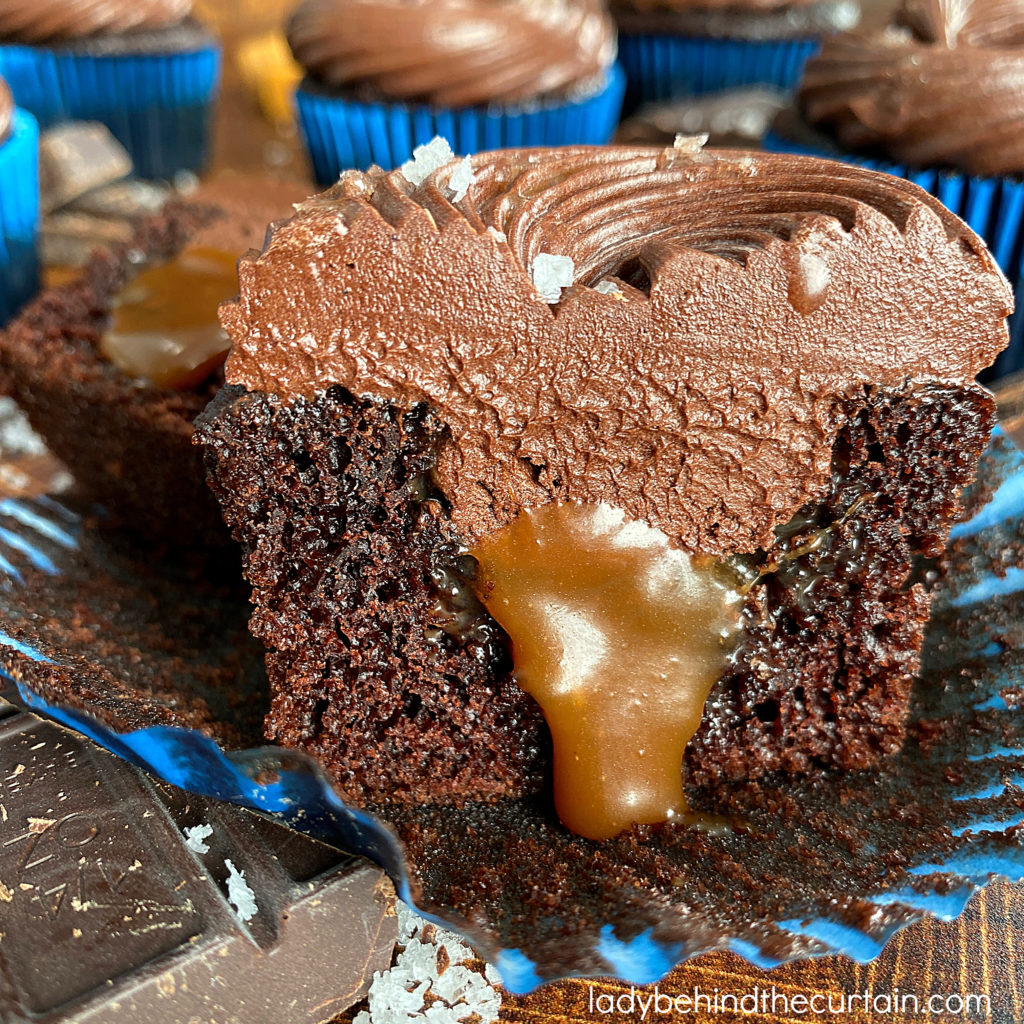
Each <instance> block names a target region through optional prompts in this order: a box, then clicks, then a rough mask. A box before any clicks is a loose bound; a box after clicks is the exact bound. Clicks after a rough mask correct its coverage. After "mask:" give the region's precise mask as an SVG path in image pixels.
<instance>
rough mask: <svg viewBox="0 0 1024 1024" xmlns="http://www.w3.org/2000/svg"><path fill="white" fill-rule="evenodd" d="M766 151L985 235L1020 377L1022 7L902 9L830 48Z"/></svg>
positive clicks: (958, 0) (964, 1) (969, 4)
mask: <svg viewBox="0 0 1024 1024" xmlns="http://www.w3.org/2000/svg"><path fill="white" fill-rule="evenodd" d="M765 146H766V148H768V149H773V150H776V151H786V152H802V153H816V154H820V155H824V156H833V157H836V158H840V159H844V160H847V161H849V162H854V163H860V164H862V165H865V166H870V167H874V168H877V169H880V170H884V171H888V172H889V173H891V174H896V175H898V176H900V177H905V178H908V179H909V180H911V181H913V182H915V183H916V184H918V185H920V186H921V187H922V188H924V189H926V190H927V191H929V192H931V193H932V195H934V196H937V197H938V198H939V199H940V200H941V201H942V202H943V203H945V205H946V206H948V207H949V208H950V209H951V210H953V211H954V213H957V214H959V215H960V216H961V217H962V218H963V219H964V220H965V221H967V223H968V224H970V226H971V227H972V228H973V229H974V230H975V231H977V232H978V234H979V235H981V236H982V237H983V238H984V239H985V241H986V243H987V244H988V246H989V248H990V249H991V250H992V254H993V256H995V258H996V261H997V262H998V263H999V265H1000V267H1001V268H1002V269H1003V272H1004V273H1005V274H1006V275H1007V277H1008V278H1009V279H1010V282H1011V283H1012V284H1014V285H1015V291H1016V297H1017V308H1018V312H1017V313H1016V314H1015V315H1014V316H1013V318H1012V319H1011V321H1010V339H1011V340H1010V347H1009V348H1008V349H1007V350H1006V351H1005V352H1003V354H1002V355H1001V356H1000V357H999V360H998V362H997V363H996V366H995V368H994V370H993V372H992V374H991V375H992V376H1000V375H1002V374H1006V373H1009V372H1012V371H1013V370H1018V369H1021V368H1022V367H1024V314H1022V312H1021V311H1020V307H1021V306H1022V304H1024V2H1022V0H907V2H905V3H904V5H903V6H902V7H901V8H900V9H899V10H898V11H897V12H896V13H895V15H894V16H893V20H892V22H891V24H889V25H887V26H885V27H884V28H883V29H880V30H879V31H876V32H872V33H863V32H848V33H843V34H841V35H837V36H835V37H833V38H832V39H830V40H828V41H827V42H826V43H825V45H824V47H823V49H822V52H821V54H820V55H819V56H817V57H815V58H814V59H812V60H811V61H809V62H808V64H807V67H806V69H805V71H804V75H803V78H802V80H801V83H800V87H799V91H798V94H797V99H796V103H795V104H794V105H793V106H792V107H790V108H788V109H786V110H784V111H783V112H782V113H781V114H780V115H779V117H778V118H777V119H776V122H775V124H774V126H773V129H772V131H771V132H770V133H769V134H768V136H767V138H766V139H765Z"/></svg>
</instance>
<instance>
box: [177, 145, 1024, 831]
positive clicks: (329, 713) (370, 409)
mask: <svg viewBox="0 0 1024 1024" xmlns="http://www.w3.org/2000/svg"><path fill="white" fill-rule="evenodd" d="M467 170H470V171H471V172H472V173H471V175H467ZM467 177H469V178H470V180H469V182H468V184H467V183H466V178H467ZM240 280H241V297H240V300H239V302H238V303H236V304H233V305H231V306H228V307H224V308H223V310H222V320H223V322H224V325H225V327H226V329H227V330H228V332H229V334H230V335H231V338H232V342H233V350H232V355H231V356H230V358H229V361H228V365H227V380H228V383H229V385H231V386H229V387H226V388H224V389H223V390H222V391H221V393H220V394H219V395H218V397H217V399H216V400H215V401H214V403H213V404H212V405H211V407H210V408H209V409H208V410H207V412H206V413H204V415H203V416H202V417H201V418H200V420H199V422H198V425H197V426H198V429H197V440H198V441H199V442H200V443H201V444H202V445H203V446H204V449H205V453H206V459H207V467H208V473H209V478H210V482H211V485H212V487H213V490H214V492H215V494H216V495H217V498H218V500H219V501H220V503H221V506H222V509H223V511H224V515H225V518H226V520H227V522H228V525H229V526H230V527H231V529H232V532H233V534H234V535H235V537H236V538H237V539H238V540H239V541H240V542H241V544H242V546H243V551H244V560H245V571H246V576H247V579H248V581H249V583H250V584H251V585H252V588H253V602H254V605H255V610H254V613H253V617H252V630H253V632H254V633H255V635H256V636H257V637H259V638H260V639H261V640H262V641H263V642H264V644H265V645H266V646H267V649H268V655H267V665H268V669H269V675H270V682H271V688H272V694H271V698H272V704H271V709H270V713H269V715H268V717H267V727H266V728H267V735H268V736H269V737H270V738H272V739H274V740H276V741H277V742H279V743H282V744H284V745H287V746H293V747H299V748H301V749H304V750H306V751H308V752H310V753H311V754H313V755H314V756H315V757H316V758H317V759H318V760H319V761H320V762H321V763H323V764H324V765H325V766H326V767H327V768H328V769H329V770H330V771H331V772H332V773H333V774H334V776H335V777H336V778H337V780H338V783H339V786H340V789H341V791H342V792H343V793H344V794H345V795H346V796H347V797H348V798H349V799H350V800H352V801H354V802H356V803H362V804H366V803H380V802H399V803H409V804H415V803H417V802H422V801H431V802H441V803H444V802H456V803H458V802H462V801H466V800H478V799H495V798H498V797H502V796H520V795H522V794H525V793H530V792H536V791H538V790H540V789H541V788H542V787H544V785H545V784H546V780H547V779H548V777H549V776H550V774H551V770H552V745H551V737H550V733H549V729H548V726H547V725H546V723H545V716H544V715H543V714H542V712H541V709H540V707H539V706H538V703H537V702H536V701H535V700H534V698H533V697H531V696H529V695H527V693H525V692H524V691H523V690H522V689H520V687H519V685H518V684H517V682H516V678H514V672H515V666H514V658H515V657H516V656H517V655H520V654H522V650H523V647H524V643H523V640H524V637H523V636H519V637H513V639H512V641H511V642H510V639H509V637H508V636H507V635H506V632H505V630H503V628H502V627H501V626H499V625H498V622H497V621H496V620H495V618H492V615H491V614H488V611H487V610H485V607H484V606H485V605H486V606H487V609H490V611H491V613H492V614H494V615H496V616H498V617H501V613H500V612H496V611H494V608H495V607H496V604H495V603H494V600H493V599H494V596H495V594H501V593H503V591H502V590H501V586H502V584H501V582H500V581H499V582H497V583H495V581H494V580H492V579H490V578H487V579H481V578H480V569H479V565H480V564H482V563H481V561H480V559H479V558H477V557H475V555H476V553H479V552H480V551H481V550H483V547H485V546H486V544H488V543H490V541H491V540H492V539H493V538H495V537H500V536H502V535H503V533H504V532H507V531H508V530H509V529H511V528H512V527H513V526H515V524H516V523H521V522H523V521H524V520H526V519H530V520H531V521H533V519H535V518H536V516H537V514H538V512H539V511H540V510H544V509H546V508H555V509H560V508H573V507H582V508H587V507H595V508H596V507H599V506H613V507H614V509H615V510H616V513H617V514H618V515H620V517H624V521H625V522H626V523H627V524H631V525H632V526H634V527H641V528H643V529H649V530H651V531H653V532H657V534H658V537H659V538H661V540H659V543H661V542H662V541H663V542H664V544H665V546H666V550H667V551H669V550H670V551H673V552H677V553H681V555H680V557H682V556H685V558H686V559H687V560H688V563H692V565H693V566H694V567H696V568H697V569H699V568H700V567H701V566H704V565H707V564H711V563H713V564H714V565H715V566H718V567H721V568H722V570H723V571H726V570H727V571H728V572H729V573H730V574H732V578H733V579H734V580H735V586H734V591H735V595H736V623H735V629H733V631H732V633H731V634H730V637H731V639H730V640H729V643H728V645H727V646H726V647H724V648H723V654H722V657H721V663H720V665H719V666H718V668H717V670H716V672H715V674H714V678H713V680H712V681H713V684H714V685H713V686H711V689H710V694H709V696H708V698H707V701H706V704H703V703H702V705H701V706H702V707H703V715H702V716H701V717H700V720H699V725H698V726H697V728H696V732H695V734H694V735H693V738H692V740H691V741H690V742H689V744H688V746H687V747H686V754H685V768H684V777H685V779H686V783H687V785H688V786H701V785H705V784H710V783H712V782H719V781H728V780H733V781H735V780H741V779H751V778H758V777H761V776H763V775H764V774H765V773H768V772H774V771H784V772H807V771H810V770H813V769H816V768H820V767H830V766H836V767H842V768H845V769H851V770H856V769H864V768H870V767H872V766H874V765H877V764H878V763H879V762H880V761H881V760H882V759H884V758H885V757H886V756H888V755H891V754H892V753H893V752H895V751H896V750H898V749H899V748H900V746H901V744H902V742H903V738H904V731H905V717H906V712H907V706H908V699H909V690H910V684H911V681H912V679H913V677H914V675H915V673H916V672H917V669H918V664H919V653H920V648H921V642H922V635H923V628H924V625H925V623H926V621H927V618H928V611H929V594H928V589H927V583H928V579H929V568H928V565H929V561H928V560H929V559H934V558H936V557H937V556H939V555H940V554H941V552H942V550H943V546H944V542H945V539H946V535H947V533H948V530H949V528H950V526H951V524H952V523H953V522H954V521H955V519H956V517H957V514H958V504H957V502H958V495H959V493H960V491H961V489H962V488H963V487H964V486H965V485H966V484H967V483H968V482H969V481H970V480H971V479H972V477H973V474H974V472H975V467H976V463H977V459H978V456H979V454H980V452H981V451H982V449H983V448H984V446H985V444H986V443H987V440H988V437H989V433H990V430H991V426H992V423H993V416H994V410H993V403H992V400H991V397H990V395H989V394H988V392H986V391H985V390H984V389H983V388H981V387H979V386H978V385H977V384H975V383H974V379H973V378H974V376H975V374H976V373H977V372H978V371H979V370H980V369H982V368H983V367H984V366H985V365H987V364H988V363H989V362H991V360H992V359H993V358H994V356H995V354H996V353H997V352H998V351H999V350H1000V349H1001V348H1002V347H1003V345H1004V344H1005V341H1006V328H1005V324H1004V320H1005V317H1006V315H1007V313H1008V311H1009V308H1010V301H1011V300H1010V296H1009V291H1008V289H1007V286H1006V282H1005V281H1004V280H1003V279H1002V277H1001V275H1000V274H999V271H998V270H997V269H996V267H995V265H994V263H993V262H992V260H991V258H990V257H989V255H988V253H987V251H986V250H985V248H984V246H983V244H982V243H981V242H980V241H979V240H978V239H977V237H976V236H974V235H973V234H972V233H971V232H970V231H969V229H967V228H966V227H965V226H964V225H963V224H962V222H960V221H959V220H958V219H957V218H956V217H954V216H953V215H952V214H950V213H948V211H946V210H945V209H944V208H943V207H942V206H941V205H940V204H938V203H937V202H936V201H935V200H933V199H931V198H930V197H929V196H927V195H926V194H925V193H924V192H922V191H921V190H920V189H918V188H916V187H915V186H913V185H910V184H908V183H906V182H903V181H900V180H898V179H894V178H890V177H887V176H883V175H878V174H875V173H872V172H868V171H862V170H859V169H856V168H852V167H845V166H841V165H838V164H833V163H830V162H826V161H819V160H814V159H810V158H801V157H788V156H786V157H780V156H773V155H764V154H744V153H739V154H737V153H726V152H720V153H715V152H701V151H700V150H699V147H687V146H685V145H683V146H677V147H675V148H673V149H668V150H629V149H603V150H600V149H575V150H547V151H523V152H516V151H509V152H501V153H494V154H481V155H479V156H477V157H473V158H470V160H469V164H468V165H466V164H464V163H463V162H461V161H457V162H455V163H454V164H449V165H447V166H443V167H441V168H439V169H434V170H433V171H432V172H431V173H427V174H426V175H425V176H421V175H420V174H419V173H417V168H416V167H415V166H413V167H411V168H407V169H406V171H405V172H404V173H403V172H394V173H392V174H385V173H383V172H379V171H373V172H371V173H370V174H367V175H364V174H358V173H350V174H347V175H345V176H343V178H342V179H341V181H340V182H339V184H338V185H337V186H335V187H334V188H333V189H332V190H330V191H329V192H327V193H325V194H324V195H323V196H320V197H317V198H315V199H313V200H310V201H309V202H308V203H306V204H304V205H303V206H302V207H301V208H300V209H299V210H298V213H297V214H296V216H295V217H294V218H292V220H290V221H289V222H287V223H286V224H284V225H282V226H280V227H278V228H277V230H276V231H275V232H274V233H273V235H272V237H271V238H270V240H269V243H268V245H267V247H266V249H265V250H264V252H263V254H262V255H261V256H259V257H258V258H252V259H247V260H245V261H243V263H242V264H241V265H240ZM531 517H532V518H531ZM645 543H646V542H645ZM482 546H483V547H482ZM641 546H642V545H641ZM572 554H573V555H574V556H578V559H579V560H580V561H581V562H586V552H585V550H581V551H578V552H572ZM495 588H497V589H495ZM680 607H681V608H682V609H683V612H682V614H688V613H689V610H688V609H687V608H686V607H685V606H684V605H680ZM503 621H505V620H504V619H503ZM528 639H531V640H532V639H533V638H528ZM634 639H635V651H636V654H637V657H638V659H639V658H640V655H642V654H643V645H644V639H643V638H642V637H636V638H634ZM629 654H630V648H629V645H628V644H627V645H626V648H625V653H624V658H628V657H629ZM584 660H585V659H584ZM622 664H624V665H625V664H626V661H625V660H623V661H622ZM627 668H628V665H627ZM625 674H628V672H627V673H625ZM520 678H521V673H520ZM644 696H646V694H644ZM638 702H639V697H638ZM620 711H621V716H620V717H629V716H634V717H635V716H639V719H640V721H641V723H642V722H643V720H644V717H643V716H644V714H645V709H643V708H641V710H640V711H639V712H637V711H634V710H632V709H627V708H625V706H623V708H621V709H620ZM556 747H557V743H556ZM639 753H640V754H643V753H644V751H643V750H640V751H639ZM557 757H558V755H557V752H556V755H555V763H556V769H557ZM677 763H678V761H677ZM635 820H636V819H635Z"/></svg>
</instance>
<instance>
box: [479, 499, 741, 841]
mask: <svg viewBox="0 0 1024 1024" xmlns="http://www.w3.org/2000/svg"><path fill="white" fill-rule="evenodd" d="M472 553H473V555H474V557H475V558H476V559H477V561H478V563H479V575H478V578H477V588H478V593H479V594H480V597H481V600H482V601H483V602H484V604H485V605H486V606H487V609H488V611H489V612H490V613H491V615H492V616H493V617H494V618H495V619H497V621H498V622H499V623H500V624H501V626H502V627H503V628H504V629H505V631H506V632H507V633H508V635H509V636H510V637H511V639H512V656H513V660H514V662H515V673H516V680H517V681H518V683H519V685H520V686H522V688H523V689H524V690H526V692H527V693H529V694H531V695H532V696H533V697H534V698H535V699H536V701H537V702H538V703H539V704H540V706H541V709H542V710H543V712H544V717H545V719H546V720H547V723H548V727H549V728H550V730H551V736H552V740H553V743H554V775H555V778H554V792H555V806H556V809H557V811H558V815H559V817H560V818H561V819H562V822H563V823H564V824H565V825H566V827H568V828H569V829H571V830H572V831H573V832H576V833H578V834H579V835H582V836H586V837H588V838H590V839H608V838H610V837H611V836H614V835H617V834H618V833H619V832H621V831H623V830H624V829H627V828H629V827H630V825H632V824H634V823H653V822H659V821H666V820H668V819H670V818H674V817H676V816H678V815H681V814H684V813H685V812H686V800H685V797H684V796H683V784H682V769H681V765H682V760H683V750H684V749H685V747H686V744H687V743H688V742H689V740H690V737H691V736H692V735H693V734H694V732H696V730H697V727H698V725H699V724H700V720H701V715H702V713H703V710H704V702H705V700H706V699H707V695H708V693H709V691H710V690H711V687H712V685H713V684H714V683H715V681H716V680H717V679H718V678H719V676H720V675H721V673H722V668H723V664H724V661H725V657H726V653H727V650H728V646H729V641H730V638H731V637H732V636H733V634H734V633H735V631H736V630H737V628H738V608H739V596H738V594H737V591H736V589H735V586H734V583H735V581H734V580H733V578H732V576H731V573H730V571H729V570H728V569H726V568H725V567H724V566H723V565H722V563H720V562H717V561H714V560H711V559H693V558H690V556H689V555H687V554H685V553H684V552H682V551H679V550H677V549H674V548H672V547H671V546H670V545H669V542H668V538H667V537H666V536H665V534H663V533H662V532H661V531H659V530H655V529H653V528H652V527H649V526H647V525H645V524H643V523H639V522H635V521H630V520H627V519H626V518H625V516H624V515H623V513H622V512H621V511H620V510H618V509H615V508H612V507H611V506H610V505H603V504H602V505H591V504H573V503H565V504H555V503H552V504H549V505H545V506H543V507H541V508H538V509H533V510H530V511H527V512H524V513H523V514H522V515H520V516H519V517H518V518H517V519H515V520H514V521H513V522H512V523H511V524H510V525H509V526H507V527H505V528H504V529H502V530H500V531H498V532H497V533H495V534H494V535H492V536H491V537H489V538H488V539H486V540H485V541H483V542H482V543H481V544H479V545H478V546H477V547H476V548H475V549H474V550H473V552H472Z"/></svg>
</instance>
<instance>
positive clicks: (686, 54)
mask: <svg viewBox="0 0 1024 1024" xmlns="http://www.w3.org/2000/svg"><path fill="white" fill-rule="evenodd" d="M820 48H821V39H820V37H814V38H811V37H807V38H797V39H714V38H710V37H702V36H675V35H655V34H650V35H648V34H644V35H633V34H627V33H620V35H619V63H620V64H621V65H622V67H623V70H624V71H625V72H626V102H625V107H626V110H628V111H632V110H635V109H636V108H637V107H639V106H642V105H643V104H645V103H659V102H662V101H664V100H670V99H675V98H677V97H680V96H695V95H703V94H705V93H713V92H724V91H726V90H728V89H743V88H748V87H750V86H752V85H770V86H775V87H776V88H779V89H782V90H784V91H788V90H789V89H791V88H792V87H793V86H794V85H796V83H797V82H798V81H799V80H800V75H801V74H802V73H803V68H804V64H805V63H806V62H807V60H808V58H809V57H811V56H813V55H814V54H815V53H817V51H818V50H819V49H820Z"/></svg>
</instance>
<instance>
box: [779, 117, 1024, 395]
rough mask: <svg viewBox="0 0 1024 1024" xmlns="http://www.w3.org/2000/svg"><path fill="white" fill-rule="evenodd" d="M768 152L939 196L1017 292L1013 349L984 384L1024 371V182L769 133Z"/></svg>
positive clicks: (984, 377)
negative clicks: (847, 168)
mask: <svg viewBox="0 0 1024 1024" xmlns="http://www.w3.org/2000/svg"><path fill="white" fill-rule="evenodd" d="M764 148H765V149H767V150H771V151H772V152H774V153H799V154H805V155H810V156H822V157H828V158H829V159H831V160H842V161H844V162H845V163H851V164H856V165H857V166H859V167H867V168H870V169H871V170H875V171H883V172H884V173H886V174H892V175H894V176H895V177H897V178H906V179H907V180H908V181H912V182H913V183H914V184H915V185H919V186H920V187H921V188H923V189H924V190H925V191H926V192H929V193H931V194H932V195H933V196H935V197H936V198H937V199H938V200H939V201H940V202H941V203H943V205H945V206H947V207H948V208H949V209H950V210H952V211H953V212H954V213H955V214H957V216H959V217H961V218H962V219H963V220H964V221H966V222H967V224H969V225H970V227H971V228H973V230H974V231H976V232H977V233H978V234H979V235H980V236H981V237H982V238H983V239H984V240H985V243H986V244H987V245H988V247H989V249H991V251H992V255H993V256H994V257H995V260H996V262H997V263H998V264H999V266H1000V267H1001V268H1002V271H1003V273H1004V274H1006V276H1007V278H1008V279H1009V281H1010V283H1011V284H1012V285H1013V286H1014V293H1015V296H1016V309H1015V312H1014V314H1013V316H1012V317H1011V318H1010V344H1009V346H1008V347H1007V348H1006V350H1005V351H1003V352H1002V353H1001V354H1000V356H999V358H998V359H997V360H996V363H995V365H994V366H993V367H992V369H991V370H990V371H988V373H987V374H985V375H983V377H982V379H988V380H995V379H997V378H999V377H1002V376H1005V375H1007V374H1010V373H1014V372H1016V371H1018V370H1020V369H1024V309H1022V303H1024V259H1022V254H1024V178H1012V177H999V178H981V177H975V176H972V175H969V174H961V173H958V172H956V171H950V170H941V169H938V168H917V167H910V166H908V165H906V164H899V163H894V162H892V161H886V160H875V159H868V158H866V157H860V156H855V155H851V154H848V153H842V152H840V151H839V150H837V149H835V148H834V147H829V146H828V145H827V142H826V143H824V144H823V145H822V146H820V147H815V146H814V145H811V144H810V143H808V142H804V141H802V140H801V141H793V140H791V139H789V138H787V137H785V136H784V135H782V134H780V133H779V132H778V131H774V130H772V131H769V132H768V134H767V135H766V136H765V138H764Z"/></svg>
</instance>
